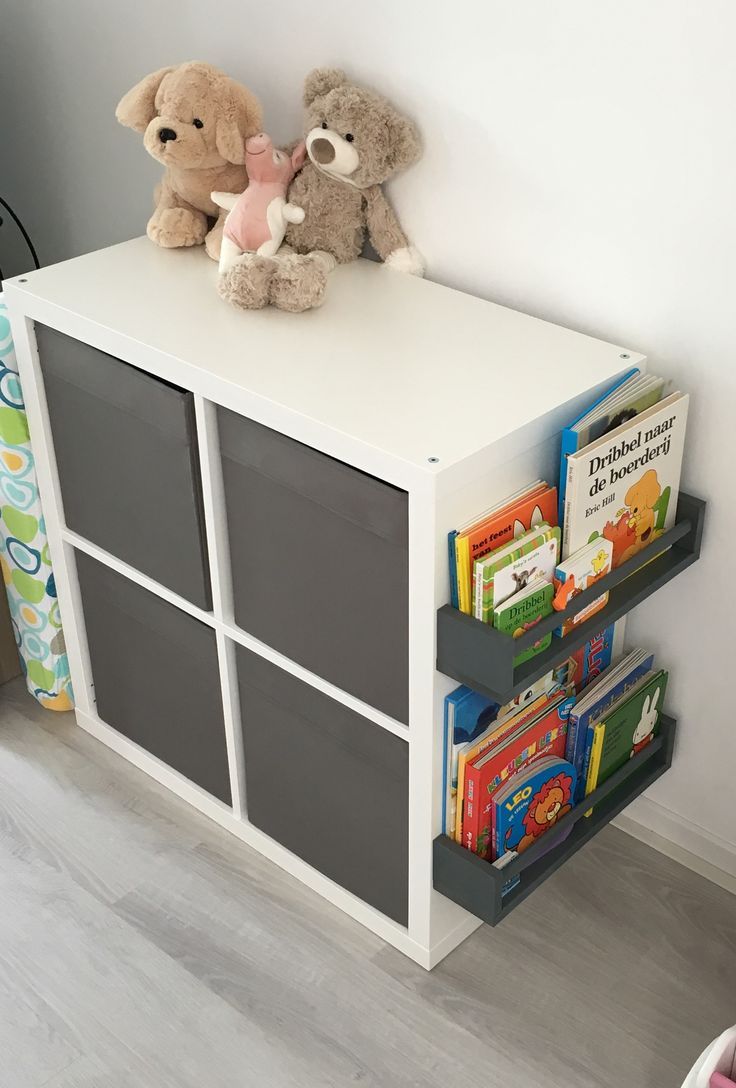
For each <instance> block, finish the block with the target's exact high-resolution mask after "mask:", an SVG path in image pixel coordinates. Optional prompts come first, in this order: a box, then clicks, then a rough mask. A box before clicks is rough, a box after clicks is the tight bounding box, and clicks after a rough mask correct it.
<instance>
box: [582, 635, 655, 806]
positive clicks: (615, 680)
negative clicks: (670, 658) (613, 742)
mask: <svg viewBox="0 0 736 1088" xmlns="http://www.w3.org/2000/svg"><path fill="white" fill-rule="evenodd" d="M653 664H654V655H653V654H650V653H647V651H646V650H643V649H641V648H640V647H638V648H636V649H634V650H632V651H631V652H630V653H628V654H627V655H626V657H624V659H623V660H622V661H620V662H619V663H618V665H615V666H614V667H613V668H612V669H608V670H606V672H604V673H602V674H601V675H600V676H599V677H598V679H597V680H596V681H595V682H594V683H592V684H590V685H589V687H587V688H586V690H585V692H584V693H583V694H582V695H581V696H580V698H579V699H577V701H576V703H575V705H574V707H573V708H572V710H571V711H570V718H569V722H568V731H567V747H566V750H565V758H566V759H567V760H569V762H570V763H572V765H573V767H574V768H575V771H576V773H577V779H578V795H577V797H576V800H580V799H581V798H582V796H583V790H584V783H585V780H586V776H587V768H588V761H589V758H590V749H591V746H592V744H593V731H594V729H595V725H596V723H597V722H598V721H600V719H601V718H602V717H603V715H604V714H605V713H606V711H607V710H609V709H610V707H612V706H613V705H614V703H615V702H616V701H617V700H618V699H620V698H621V697H622V696H624V695H625V694H626V692H627V691H629V690H630V689H631V688H633V687H634V686H635V685H636V684H637V683H638V682H639V680H641V678H642V677H643V676H645V675H646V674H647V673H648V672H649V670H650V669H651V668H652V665H653Z"/></svg>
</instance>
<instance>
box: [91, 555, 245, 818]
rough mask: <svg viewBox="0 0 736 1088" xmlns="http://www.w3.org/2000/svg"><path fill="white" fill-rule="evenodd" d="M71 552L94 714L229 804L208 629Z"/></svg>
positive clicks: (212, 647) (214, 661) (216, 671)
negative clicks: (87, 657) (92, 691)
mask: <svg viewBox="0 0 736 1088" xmlns="http://www.w3.org/2000/svg"><path fill="white" fill-rule="evenodd" d="M75 554H76V563H77V571H78V574H79V588H80V591H81V596H82V609H83V611H84V621H85V625H86V628H87V641H88V644H89V654H90V660H91V664H92V679H93V681H94V687H95V699H96V702H97V712H98V714H99V716H100V717H101V718H102V720H103V721H105V722H107V724H108V725H111V726H112V727H113V729H117V730H118V732H119V733H123V734H124V735H125V736H126V737H129V738H130V739H131V740H133V741H135V742H136V744H140V746H141V748H145V749H146V751H147V752H150V753H151V754H152V755H154V756H158V758H159V759H161V760H163V762H164V763H166V764H168V765H169V766H170V767H173V768H174V769H175V770H177V771H180V772H181V774H183V775H185V777H186V778H189V779H191V781H192V782H196V783H197V785H199V786H201V787H202V788H203V789H205V790H207V792H208V793H211V794H213V795H214V796H215V797H219V798H220V800H221V801H225V802H226V804H228V805H229V804H231V794H230V775H229V771H228V760H227V748H226V743H225V723H224V720H223V713H222V695H221V688H220V675H219V666H218V661H217V646H216V642H215V633H214V631H213V630H212V629H211V628H210V627H207V626H206V625H205V624H203V623H201V622H200V621H199V620H196V619H194V617H193V616H189V615H187V613H186V612H182V611H181V610H180V609H178V608H176V607H175V606H174V605H172V604H169V603H168V602H167V601H162V600H161V599H160V598H159V597H156V596H155V595H154V594H153V593H149V592H148V590H146V589H143V588H142V587H141V586H139V585H136V584H135V583H134V582H131V581H129V579H127V578H124V577H123V576H122V575H121V574H117V573H116V572H115V571H113V570H110V569H109V568H108V567H105V566H103V564H102V563H98V562H97V560H96V559H92V558H91V557H90V556H88V555H86V554H84V553H83V552H79V551H77V552H76V553H75Z"/></svg>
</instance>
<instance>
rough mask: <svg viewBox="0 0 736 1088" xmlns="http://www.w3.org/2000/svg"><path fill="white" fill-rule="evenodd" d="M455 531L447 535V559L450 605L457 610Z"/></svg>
mask: <svg viewBox="0 0 736 1088" xmlns="http://www.w3.org/2000/svg"><path fill="white" fill-rule="evenodd" d="M456 536H457V530H455V529H453V530H452V532H451V533H448V534H447V558H448V560H449V565H450V604H451V605H452V607H453V608H459V607H460V605H459V601H458V595H457V563H456V561H455V537H456Z"/></svg>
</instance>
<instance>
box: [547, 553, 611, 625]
mask: <svg viewBox="0 0 736 1088" xmlns="http://www.w3.org/2000/svg"><path fill="white" fill-rule="evenodd" d="M612 559H613V544H612V543H611V541H610V540H606V538H605V537H602V536H598V537H596V538H595V540H592V541H591V542H590V544H585V545H584V546H583V547H582V548H580V550H579V551H577V552H575V554H574V555H571V556H570V558H569V559H563V561H562V562H561V563H559V564H558V565H557V567H556V568H555V574H554V587H555V592H554V599H553V602H552V603H553V606H554V608H555V610H556V611H557V612H564V610H565V609H566V608H568V607H569V605H571V604H572V603H573V601H574V600H575V597H577V596H578V595H579V594H580V593H582V592H583V590H586V589H590V588H591V586H593V585H595V583H596V582H598V581H600V579H601V578H604V577H605V576H606V574H608V572H609V571H610V569H611V561H612ZM607 602H608V593H602V594H601V595H600V597H596V599H595V600H594V601H592V602H591V603H590V604H589V605H587V607H585V608H583V609H582V611H580V612H576V613H575V615H574V616H572V617H571V618H570V619H567V620H564V622H563V623H562V624H561V625H560V626H559V627H558V628H557V631H556V634H558V635H561V636H562V637H563V638H564V636H565V635H566V634H567V633H568V632H569V631H572V629H573V628H574V627H577V625H578V624H579V623H583V621H584V620H587V619H590V617H591V616H594V615H595V613H596V612H600V610H601V608H604V607H605V606H606V604H607Z"/></svg>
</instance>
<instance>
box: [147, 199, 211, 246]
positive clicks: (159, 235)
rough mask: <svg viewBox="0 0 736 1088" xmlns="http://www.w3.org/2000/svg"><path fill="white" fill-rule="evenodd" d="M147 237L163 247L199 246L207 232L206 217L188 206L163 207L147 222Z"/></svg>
mask: <svg viewBox="0 0 736 1088" xmlns="http://www.w3.org/2000/svg"><path fill="white" fill-rule="evenodd" d="M147 233H148V237H149V238H150V239H151V241H152V242H155V243H156V245H157V246H162V247H163V248H164V249H178V248H179V247H181V246H199V245H201V244H202V242H203V241H204V239H205V235H206V234H207V219H206V217H205V216H204V215H202V214H199V213H197V214H195V213H194V212H190V211H189V209H188V208H164V210H163V211H161V212H158V213H157V214H156V215H154V216H153V218H152V219H151V220H150V221H149V223H148V231H147Z"/></svg>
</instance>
